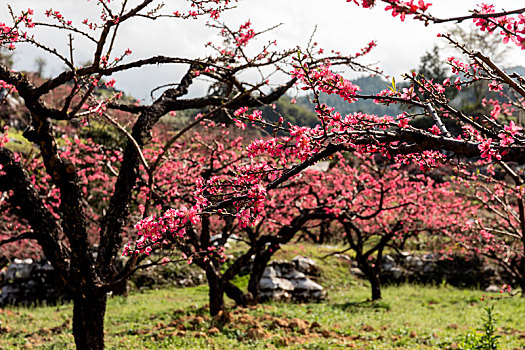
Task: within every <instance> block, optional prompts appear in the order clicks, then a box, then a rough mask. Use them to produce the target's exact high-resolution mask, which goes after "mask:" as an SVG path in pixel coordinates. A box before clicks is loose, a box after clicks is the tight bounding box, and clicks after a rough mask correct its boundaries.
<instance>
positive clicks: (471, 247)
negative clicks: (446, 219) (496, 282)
mask: <svg viewBox="0 0 525 350" xmlns="http://www.w3.org/2000/svg"><path fill="white" fill-rule="evenodd" d="M508 172H511V173H514V172H513V171H512V170H510V169H508V171H507V172H505V171H503V170H502V169H501V168H497V167H495V166H493V165H489V166H484V167H470V168H466V169H460V170H459V171H458V176H457V182H458V187H459V188H460V189H461V190H460V191H459V193H461V194H462V195H463V196H464V197H465V198H470V199H471V200H472V201H475V202H477V203H480V204H479V206H480V207H481V208H480V210H478V215H476V216H472V217H471V218H470V219H469V220H467V221H465V223H466V225H465V227H464V229H463V230H461V231H457V232H455V233H454V234H453V235H451V236H450V238H451V239H452V241H453V242H454V243H456V244H459V245H461V246H462V247H464V248H465V249H466V250H467V251H470V252H474V253H475V254H477V255H481V256H484V257H486V258H488V259H490V260H492V261H493V262H495V263H496V264H498V265H499V266H500V267H501V268H502V270H503V271H505V273H506V274H507V276H509V277H510V278H511V280H509V281H507V282H508V283H509V284H510V285H512V284H514V285H516V286H518V287H520V288H521V290H522V291H524V290H525V275H524V273H525V267H524V264H525V239H524V238H523V237H525V225H524V222H525V221H524V220H525V217H524V216H523V213H524V212H523V194H524V192H525V187H524V186H523V185H519V184H518V183H519V179H520V178H522V177H523V170H521V169H518V170H517V173H514V176H513V177H509V175H508ZM516 180H518V182H516ZM522 296H523V292H522Z"/></svg>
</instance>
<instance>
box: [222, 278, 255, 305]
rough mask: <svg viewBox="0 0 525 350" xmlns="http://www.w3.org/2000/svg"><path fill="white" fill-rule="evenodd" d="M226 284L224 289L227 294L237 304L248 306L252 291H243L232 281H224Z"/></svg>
mask: <svg viewBox="0 0 525 350" xmlns="http://www.w3.org/2000/svg"><path fill="white" fill-rule="evenodd" d="M223 285H224V291H225V292H226V295H227V296H228V298H230V299H232V300H234V301H235V303H236V304H237V305H240V306H247V305H248V304H250V303H251V301H252V297H251V293H249V292H248V293H247V294H244V293H243V291H242V290H241V289H240V288H239V287H237V286H236V285H235V284H233V283H231V282H225V281H223Z"/></svg>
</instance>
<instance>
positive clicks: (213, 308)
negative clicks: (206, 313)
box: [206, 268, 224, 316]
mask: <svg viewBox="0 0 525 350" xmlns="http://www.w3.org/2000/svg"><path fill="white" fill-rule="evenodd" d="M206 278H207V279H208V287H209V293H208V296H209V302H210V315H212V316H215V315H217V314H218V313H219V311H222V310H224V286H223V283H222V279H221V278H220V277H219V276H217V274H216V273H215V271H213V269H212V268H208V269H206Z"/></svg>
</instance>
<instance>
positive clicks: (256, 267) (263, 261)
mask: <svg viewBox="0 0 525 350" xmlns="http://www.w3.org/2000/svg"><path fill="white" fill-rule="evenodd" d="M272 255H273V253H272V252H270V251H268V250H266V251H264V252H262V253H261V254H257V255H255V260H254V261H253V267H252V272H251V273H250V281H249V282H248V291H249V292H250V293H251V294H252V298H253V301H254V302H255V303H257V302H258V299H259V283H260V282H261V278H262V275H263V273H264V269H265V268H266V266H267V265H268V262H269V261H270V259H271V258H272Z"/></svg>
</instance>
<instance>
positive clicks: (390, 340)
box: [0, 247, 525, 350]
mask: <svg viewBox="0 0 525 350" xmlns="http://www.w3.org/2000/svg"><path fill="white" fill-rule="evenodd" d="M297 249H298V248H297V247H295V248H294V247H291V248H286V249H285V250H283V251H282V252H280V253H279V255H278V256H277V258H290V257H293V256H294V255H296V254H297V253H298V252H299V253H301V254H303V255H311V254H313V253H316V254H318V255H321V254H320V252H319V250H317V251H315V252H314V251H312V250H311V247H305V248H304V249H299V251H298V252H296V251H295V250H297ZM318 261H320V260H318ZM320 264H321V268H322V270H323V277H321V278H319V282H320V283H321V284H323V285H325V286H327V289H328V296H329V297H328V299H327V300H326V301H325V302H321V303H313V304H297V303H268V304H263V305H259V306H258V307H256V308H248V309H241V308H236V309H235V308H233V304H229V307H230V308H232V309H231V318H232V320H231V321H230V322H227V323H219V322H218V321H216V320H213V319H211V318H210V317H208V315H207V310H206V307H205V305H206V302H207V288H206V287H205V286H199V287H193V288H185V289H176V288H170V289H160V290H149V291H145V292H135V293H132V294H131V295H130V296H129V297H128V298H123V297H114V298H110V299H109V302H108V309H107V313H106V344H107V348H108V349H228V348H232V349H233V348H234V349H236V350H237V349H266V348H283V349H343V348H357V349H453V348H456V347H457V344H459V343H460V342H461V340H462V339H463V338H464V336H465V335H466V334H467V333H468V332H470V331H472V329H475V328H477V327H480V326H481V325H482V317H483V316H484V311H483V309H484V307H485V306H486V305H487V303H490V304H494V305H495V315H496V327H497V331H498V335H500V336H501V338H500V344H501V349H523V348H525V318H524V317H523V315H524V314H525V298H518V297H514V298H503V299H498V300H496V299H494V300H488V301H481V297H482V296H483V294H484V293H483V292H481V291H475V290H459V289H455V288H451V287H448V286H433V287H432V286H418V285H402V286H389V287H385V288H384V289H383V300H382V301H380V302H368V301H367V298H368V297H369V294H370V291H369V289H368V286H367V283H366V282H364V281H361V280H358V279H355V278H353V277H352V276H351V275H350V274H349V273H348V272H347V271H348V270H347V265H346V264H347V263H346V262H344V260H343V259H338V258H335V257H330V258H328V259H326V260H325V261H324V262H320ZM237 282H239V284H241V285H243V284H244V285H245V284H246V277H241V278H239V279H238V280H237ZM489 299H490V298H489ZM71 310H72V305H71V304H65V305H59V306H41V307H36V308H21V307H20V308H17V307H8V308H5V309H3V310H1V312H0V322H1V324H0V327H1V329H0V348H1V349H24V348H38V349H73V348H74V346H73V337H72V335H71V324H70V322H69V320H70V318H71ZM292 319H300V320H304V321H306V322H307V324H305V326H307V328H305V329H303V330H301V329H300V328H299V329H298V328H294V329H291V328H286V327H284V328H283V327H279V326H276V324H278V323H279V322H280V323H283V322H284V323H290V321H291V320H292ZM314 322H316V323H318V324H319V325H318V326H317V325H316V324H315V323H314ZM312 325H315V326H314V327H313V328H312ZM316 326H317V327H316ZM257 335H258V336H259V337H260V338H259V337H258V336H257Z"/></svg>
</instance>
